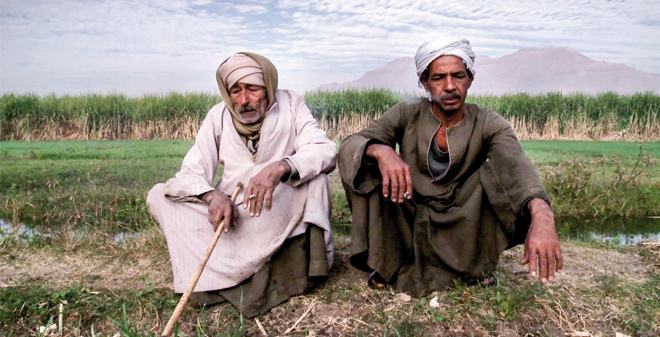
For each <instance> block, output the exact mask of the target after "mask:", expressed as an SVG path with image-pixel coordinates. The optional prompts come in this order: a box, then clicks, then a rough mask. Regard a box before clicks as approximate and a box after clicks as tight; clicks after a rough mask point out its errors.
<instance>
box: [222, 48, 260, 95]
mask: <svg viewBox="0 0 660 337" xmlns="http://www.w3.org/2000/svg"><path fill="white" fill-rule="evenodd" d="M218 75H219V76H220V79H221V80H222V82H223V83H224V85H225V86H226V87H227V89H231V87H233V86H234V84H236V82H241V83H244V84H252V85H259V86H262V87H265V86H266V84H265V83H264V73H263V70H262V69H261V66H260V65H259V63H257V61H255V60H254V59H253V58H251V57H249V56H247V55H245V54H234V55H233V56H231V57H230V58H229V59H227V61H225V62H224V63H223V64H222V65H221V66H220V68H219V69H218Z"/></svg>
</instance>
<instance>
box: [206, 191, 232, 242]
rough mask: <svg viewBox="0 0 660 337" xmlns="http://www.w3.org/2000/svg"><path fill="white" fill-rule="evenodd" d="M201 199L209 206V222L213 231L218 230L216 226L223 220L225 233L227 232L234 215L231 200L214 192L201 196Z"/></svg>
mask: <svg viewBox="0 0 660 337" xmlns="http://www.w3.org/2000/svg"><path fill="white" fill-rule="evenodd" d="M201 199H202V200H204V201H205V202H206V203H207V204H209V222H210V223H211V225H213V231H214V232H215V231H216V230H218V225H220V222H221V221H222V220H223V219H225V224H224V230H225V233H226V232H228V231H229V226H231V223H232V221H233V220H234V219H233V217H234V214H235V213H234V203H233V202H232V201H231V199H229V197H228V196H227V195H225V194H223V193H221V192H218V191H216V190H213V191H210V192H207V193H205V194H203V195H202V196H201Z"/></svg>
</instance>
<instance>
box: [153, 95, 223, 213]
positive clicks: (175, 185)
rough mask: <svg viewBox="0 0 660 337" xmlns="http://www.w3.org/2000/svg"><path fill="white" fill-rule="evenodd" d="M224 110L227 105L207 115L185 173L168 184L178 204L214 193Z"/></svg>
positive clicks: (183, 169) (169, 193)
mask: <svg viewBox="0 0 660 337" xmlns="http://www.w3.org/2000/svg"><path fill="white" fill-rule="evenodd" d="M224 106H225V105H224V103H220V104H218V105H216V106H214V107H213V108H212V109H211V110H210V111H209V113H208V114H207V115H206V118H205V119H204V122H203V123H202V126H201V127H200V128H199V132H198V133H197V136H196V137H195V144H194V145H193V146H192V148H190V150H189V151H188V153H187V154H186V156H185V158H184V159H183V163H182V164H181V170H180V171H179V172H178V173H177V174H176V175H175V176H174V178H171V179H169V180H168V181H167V182H166V183H165V194H166V195H167V196H169V197H171V198H173V199H175V200H189V201H190V200H192V199H191V198H190V197H193V198H194V197H196V196H199V195H201V194H204V193H206V192H209V191H212V190H213V189H214V188H213V186H211V185H212V184H213V179H215V172H216V170H217V168H218V149H219V147H220V136H221V134H222V113H223V109H224ZM193 201H194V200H193Z"/></svg>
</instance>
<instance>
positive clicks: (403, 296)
mask: <svg viewBox="0 0 660 337" xmlns="http://www.w3.org/2000/svg"><path fill="white" fill-rule="evenodd" d="M398 297H399V301H400V302H403V303H408V302H410V301H412V296H410V295H408V294H404V293H401V294H399V296H398Z"/></svg>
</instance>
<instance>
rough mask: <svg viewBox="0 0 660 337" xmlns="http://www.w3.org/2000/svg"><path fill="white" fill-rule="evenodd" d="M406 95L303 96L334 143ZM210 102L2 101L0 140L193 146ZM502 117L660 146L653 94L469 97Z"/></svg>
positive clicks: (659, 114) (542, 135) (191, 98)
mask: <svg viewBox="0 0 660 337" xmlns="http://www.w3.org/2000/svg"><path fill="white" fill-rule="evenodd" d="M405 96H406V95H405V94H402V93H394V92H391V91H387V90H371V91H354V90H346V91H340V92H324V91H317V92H307V93H306V94H305V100H306V102H307V104H308V106H309V108H310V110H311V111H312V113H313V114H314V116H316V118H318V119H319V121H321V123H322V124H323V126H324V127H325V129H326V130H327V131H328V134H329V135H330V136H331V137H332V138H333V139H335V140H339V139H341V138H343V137H344V136H346V135H347V134H350V133H352V132H355V131H356V130H359V129H360V128H362V127H364V126H366V125H367V124H368V123H369V122H370V121H372V120H373V119H374V118H376V117H377V116H379V115H380V114H382V113H383V112H385V111H386V110H387V109H389V108H390V107H391V106H393V105H394V104H396V103H397V102H400V101H401V100H403V99H405ZM220 101H221V98H220V97H219V96H218V95H215V94H202V93H186V94H181V93H170V94H166V95H147V96H143V97H136V98H131V97H127V96H124V95H119V94H111V95H96V94H90V95H81V96H54V95H51V96H36V95H15V94H5V95H3V96H1V97H0V140H10V139H14V140H74V139H75V140H101V139H192V138H193V137H194V135H195V133H196V132H197V129H198V128H199V125H200V124H201V122H202V120H203V119H204V116H205V115H206V113H207V112H208V110H209V109H210V108H211V107H212V106H213V105H214V104H216V103H218V102H220ZM468 101H470V102H474V103H477V104H479V105H482V106H486V107H491V108H493V109H495V110H496V111H498V112H500V113H501V114H502V115H503V116H505V117H506V118H507V119H508V120H509V121H510V122H511V123H512V125H513V126H514V128H515V129H516V132H517V133H518V135H519V137H520V138H521V139H529V140H532V139H580V140H585V139H600V140H630V141H638V140H645V141H657V140H660V96H658V95H655V94H651V93H644V94H642V93H640V94H635V95H618V94H615V93H605V94H600V95H596V96H590V95H584V94H571V95H562V94H557V93H549V94H546V95H535V96H532V95H527V94H517V95H504V96H469V97H468Z"/></svg>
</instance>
